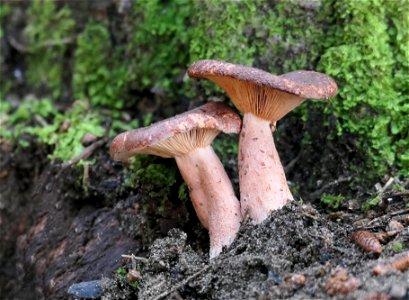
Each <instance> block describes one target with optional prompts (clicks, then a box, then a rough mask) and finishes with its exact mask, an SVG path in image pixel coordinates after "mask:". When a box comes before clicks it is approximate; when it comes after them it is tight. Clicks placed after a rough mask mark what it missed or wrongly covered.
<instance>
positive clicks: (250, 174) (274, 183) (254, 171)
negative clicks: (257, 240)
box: [239, 113, 293, 224]
mask: <svg viewBox="0 0 409 300" xmlns="http://www.w3.org/2000/svg"><path fill="white" fill-rule="evenodd" d="M270 123H271V122H270V121H266V120H263V119H260V118H258V117H256V116H254V115H253V114H251V113H245V114H244V117H243V127H242V130H241V134H240V143H239V180H240V201H241V212H242V215H243V218H245V217H246V216H249V217H250V218H252V219H253V221H254V222H255V223H256V224H258V223H261V222H262V221H263V220H265V219H266V218H267V217H268V216H269V215H270V214H271V211H272V210H276V209H280V208H281V207H283V206H284V205H285V204H286V203H287V202H288V201H290V200H293V196H292V195H291V192H290V190H289V188H288V184H287V180H286V178H285V173H284V169H283V166H282V164H281V162H280V157H279V156H278V153H277V150H276V147H275V145H274V139H273V136H272V134H271V128H270Z"/></svg>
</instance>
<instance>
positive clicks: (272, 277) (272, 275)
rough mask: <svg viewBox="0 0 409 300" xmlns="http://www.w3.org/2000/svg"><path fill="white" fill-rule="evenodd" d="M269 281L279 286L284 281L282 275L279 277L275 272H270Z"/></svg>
mask: <svg viewBox="0 0 409 300" xmlns="http://www.w3.org/2000/svg"><path fill="white" fill-rule="evenodd" d="M267 280H271V281H272V282H274V283H275V284H279V283H281V281H282V279H281V276H280V275H278V274H276V273H273V272H271V271H268V274H267Z"/></svg>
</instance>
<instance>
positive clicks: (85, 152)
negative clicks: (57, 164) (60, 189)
mask: <svg viewBox="0 0 409 300" xmlns="http://www.w3.org/2000/svg"><path fill="white" fill-rule="evenodd" d="M107 140H108V139H107V138H106V137H105V138H102V139H100V140H98V141H96V142H94V143H92V144H91V145H89V146H88V147H86V148H85V149H84V150H83V151H82V152H81V153H80V154H79V155H78V156H76V157H74V158H73V159H71V160H69V161H67V162H66V163H63V164H62V165H61V169H62V170H64V169H66V168H68V167H70V166H72V165H75V164H76V163H77V162H79V161H80V160H81V159H87V158H88V157H89V156H91V154H92V153H94V151H95V150H97V149H98V148H99V147H101V146H102V145H103V144H105V143H106V142H107Z"/></svg>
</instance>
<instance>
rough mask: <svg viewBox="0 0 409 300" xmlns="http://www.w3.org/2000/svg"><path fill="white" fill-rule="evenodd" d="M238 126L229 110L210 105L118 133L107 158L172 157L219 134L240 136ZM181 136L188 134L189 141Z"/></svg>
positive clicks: (239, 124) (121, 159) (233, 113)
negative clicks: (139, 155) (145, 155)
mask: <svg viewBox="0 0 409 300" xmlns="http://www.w3.org/2000/svg"><path fill="white" fill-rule="evenodd" d="M240 127H241V120H240V117H239V116H238V115H237V114H236V113H235V112H234V110H233V109H232V108H230V107H228V106H226V105H223V104H221V103H215V102H209V103H207V104H205V105H202V106H200V107H198V108H196V109H193V110H191V111H188V112H185V113H182V114H179V115H177V116H175V117H173V118H169V119H166V120H163V121H160V122H157V123H155V124H152V125H151V126H149V127H145V128H138V129H134V130H131V131H127V132H123V133H121V134H119V135H118V136H116V137H115V139H114V140H113V141H112V144H111V147H110V155H111V157H112V158H113V159H114V160H120V161H124V162H126V161H128V160H129V158H130V157H132V156H135V155H136V154H138V153H148V154H155V155H159V156H162V157H174V156H177V155H182V154H185V153H187V152H189V151H191V150H193V149H194V148H196V147H200V146H206V145H209V144H211V142H212V141H213V139H214V138H215V137H216V136H217V134H218V133H219V132H220V131H221V132H224V133H239V132H240ZM183 134H188V135H189V139H186V137H184V136H183ZM172 138H174V139H173V140H172ZM169 143H172V145H171V147H169V146H170V145H169ZM195 143H196V144H195Z"/></svg>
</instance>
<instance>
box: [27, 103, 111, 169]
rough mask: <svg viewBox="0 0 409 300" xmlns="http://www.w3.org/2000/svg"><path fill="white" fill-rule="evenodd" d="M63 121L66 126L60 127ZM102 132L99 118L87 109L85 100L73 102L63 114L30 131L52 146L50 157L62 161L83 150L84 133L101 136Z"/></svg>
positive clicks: (73, 156)
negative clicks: (64, 127)
mask: <svg viewBox="0 0 409 300" xmlns="http://www.w3.org/2000/svg"><path fill="white" fill-rule="evenodd" d="M63 123H65V124H67V127H68V128H66V129H62V125H63ZM104 132H105V130H104V128H103V127H102V126H101V120H100V118H99V117H98V115H97V114H96V113H94V112H91V111H90V110H89V107H88V105H87V104H86V103H85V102H75V103H74V105H73V106H72V108H71V109H69V110H67V111H66V112H65V113H64V114H58V115H57V116H56V117H55V119H54V121H53V123H52V124H51V125H49V126H44V127H37V128H34V129H32V130H31V131H30V133H32V134H34V135H37V136H38V138H39V140H40V142H42V143H45V144H48V145H51V146H53V147H54V150H53V152H52V153H51V154H50V155H49V158H50V159H60V160H62V161H68V160H71V159H73V158H75V157H76V156H78V155H79V154H80V153H81V152H82V151H83V150H84V146H83V145H82V144H81V140H82V138H83V137H84V135H85V134H87V133H88V134H92V135H94V136H96V137H102V136H103V134H104Z"/></svg>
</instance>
